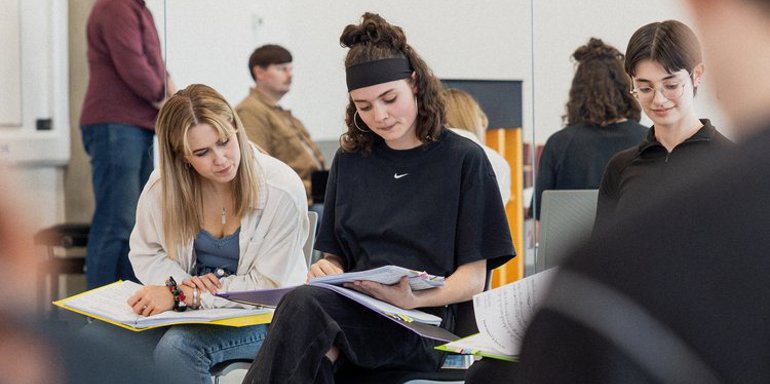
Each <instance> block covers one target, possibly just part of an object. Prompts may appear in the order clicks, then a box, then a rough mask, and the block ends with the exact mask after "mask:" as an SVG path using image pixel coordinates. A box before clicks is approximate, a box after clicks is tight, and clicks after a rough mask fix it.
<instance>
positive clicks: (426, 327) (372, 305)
mask: <svg viewBox="0 0 770 384" xmlns="http://www.w3.org/2000/svg"><path fill="white" fill-rule="evenodd" d="M404 276H406V277H407V278H409V285H410V286H411V287H412V289H413V290H422V289H430V288H435V287H440V286H442V285H444V278H443V277H439V276H433V275H430V274H427V273H425V272H420V271H414V270H411V269H407V268H402V267H398V266H395V265H387V266H383V267H379V268H375V269H370V270H367V271H360V272H348V273H342V274H338V275H330V276H323V277H317V278H314V279H311V280H310V281H308V283H307V284H309V285H312V286H316V287H321V288H325V289H329V290H332V291H334V292H337V293H338V294H340V295H342V296H345V297H347V298H348V299H350V300H353V301H355V302H357V303H359V304H361V305H363V306H364V307H366V308H368V309H370V310H372V311H374V312H376V313H379V314H380V315H382V316H385V317H387V318H388V319H390V320H392V321H395V322H396V323H398V324H399V325H401V326H403V327H406V328H408V329H410V330H411V331H413V332H415V333H417V334H418V335H420V336H423V337H426V338H429V339H434V340H439V341H444V342H446V341H452V340H456V339H458V337H457V336H456V335H454V334H452V333H451V332H449V331H447V330H445V329H443V328H441V327H439V325H440V324H441V318H440V317H438V316H434V315H431V314H429V313H426V312H423V311H419V310H416V309H402V308H399V307H396V306H394V305H392V304H389V303H386V302H384V301H382V300H378V299H375V298H374V297H371V296H369V295H366V294H363V293H361V292H358V291H356V290H353V289H349V288H345V287H343V286H342V285H343V284H344V283H352V282H354V281H361V280H368V281H375V282H378V283H381V284H387V285H391V284H396V283H398V281H399V280H401V278H402V277H404ZM294 288H295V287H284V288H274V289H257V290H252V291H234V292H222V293H218V294H217V295H218V296H220V297H223V298H225V299H228V300H232V301H234V302H238V303H242V304H250V305H260V306H265V307H275V306H277V305H278V302H280V301H281V298H283V296H284V295H286V294H287V293H289V292H290V291H291V290H292V289H294Z"/></svg>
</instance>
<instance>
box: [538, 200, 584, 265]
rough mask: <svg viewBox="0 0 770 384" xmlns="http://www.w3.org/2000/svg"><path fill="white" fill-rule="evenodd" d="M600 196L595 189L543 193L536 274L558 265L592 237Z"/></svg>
mask: <svg viewBox="0 0 770 384" xmlns="http://www.w3.org/2000/svg"><path fill="white" fill-rule="evenodd" d="M597 197H598V191H597V190H595V189H584V190H546V191H544V192H543V198H542V201H541V204H542V209H541V213H540V241H539V246H538V249H537V254H536V257H535V271H534V273H537V272H541V271H544V270H546V269H548V268H551V267H554V266H556V265H558V264H559V263H561V262H562V261H564V258H565V257H566V256H567V255H568V253H569V251H570V250H571V249H572V248H573V247H575V246H577V245H579V244H580V243H582V242H584V241H586V240H588V239H589V238H590V237H591V231H592V230H593V226H594V219H595V218H596V199H597Z"/></svg>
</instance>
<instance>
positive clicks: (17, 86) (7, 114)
mask: <svg viewBox="0 0 770 384" xmlns="http://www.w3.org/2000/svg"><path fill="white" fill-rule="evenodd" d="M19 1H21V0H0V47H3V51H4V52H5V53H4V54H2V55H0V92H2V97H1V98H0V127H20V126H21V34H20V30H21V26H20V25H19V18H20V14H19Z"/></svg>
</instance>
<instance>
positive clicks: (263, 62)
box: [249, 44, 292, 80]
mask: <svg viewBox="0 0 770 384" xmlns="http://www.w3.org/2000/svg"><path fill="white" fill-rule="evenodd" d="M291 62H292V57H291V52H289V50H287V49H286V48H284V47H282V46H280V45H275V44H267V45H263V46H261V47H259V48H257V49H255V50H254V52H252V53H251V56H249V73H250V74H251V78H252V79H254V80H256V78H255V77H254V67H256V66H260V67H262V68H267V67H269V66H270V65H272V64H285V63H291Z"/></svg>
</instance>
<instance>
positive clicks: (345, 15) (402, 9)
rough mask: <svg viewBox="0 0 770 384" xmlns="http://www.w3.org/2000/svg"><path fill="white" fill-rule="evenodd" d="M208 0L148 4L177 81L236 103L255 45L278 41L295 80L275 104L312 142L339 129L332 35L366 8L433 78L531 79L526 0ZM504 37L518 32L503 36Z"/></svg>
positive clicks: (336, 51)
mask: <svg viewBox="0 0 770 384" xmlns="http://www.w3.org/2000/svg"><path fill="white" fill-rule="evenodd" d="M212 4H213V3H212V2H211V1H210V0H208V1H207V0H188V1H184V2H165V7H164V2H163V1H161V0H151V1H150V2H148V5H149V6H150V8H151V9H152V10H153V13H154V14H155V18H156V20H157V21H158V26H159V28H160V29H161V34H162V35H163V34H164V32H165V41H166V43H167V52H168V56H167V57H168V60H167V63H168V69H169V71H170V72H171V74H172V75H173V77H174V79H175V82H176V84H177V86H178V87H180V88H182V87H185V86H186V85H189V84H191V83H194V82H203V83H206V84H209V85H212V86H213V87H215V88H216V89H218V90H219V91H220V92H221V93H222V94H223V95H224V96H225V97H226V98H227V99H228V100H229V101H230V102H231V103H234V104H235V103H238V102H239V101H240V100H241V99H242V98H243V97H245V96H246V94H247V92H248V87H250V86H251V85H253V80H252V79H251V77H250V75H249V72H248V70H247V61H248V57H249V55H250V54H251V52H252V51H253V50H254V48H256V47H257V46H259V45H262V44H266V43H278V44H282V45H285V46H286V47H287V48H288V49H289V50H290V51H291V52H292V54H293V56H294V85H293V87H292V91H291V92H290V93H289V94H287V96H286V97H285V98H284V99H283V100H281V104H283V105H284V106H285V107H289V108H291V109H292V110H293V112H294V113H295V115H296V116H298V117H299V118H300V119H302V120H303V122H304V123H305V125H306V126H307V127H308V130H309V131H310V133H311V135H312V136H313V137H314V138H315V139H317V140H324V139H331V140H334V139H336V138H338V137H339V135H340V134H341V133H342V127H343V111H344V107H345V103H346V102H347V96H346V90H345V78H344V75H345V73H344V67H343V59H344V55H345V53H346V50H345V49H343V48H341V47H340V45H339V35H340V33H341V32H342V29H343V28H344V26H345V25H347V24H351V23H356V22H358V20H359V17H360V16H361V15H362V14H363V13H364V12H366V11H373V12H377V13H380V14H381V15H382V16H383V17H385V18H386V19H387V20H389V21H391V22H393V23H395V24H397V25H400V26H402V27H403V28H404V29H405V31H406V34H407V37H408V38H409V39H410V42H411V44H412V45H413V46H414V47H415V49H416V50H417V51H418V52H420V54H421V55H422V56H423V57H424V59H425V60H426V61H427V62H428V64H429V65H431V67H432V68H433V70H434V71H435V72H436V74H437V75H438V76H439V77H447V78H450V77H451V78H468V79H496V80H525V87H529V84H530V83H531V82H530V81H529V76H530V75H531V70H530V54H529V52H530V38H529V31H530V26H529V11H528V10H529V0H515V1H494V2H488V3H487V4H486V5H485V6H483V7H480V6H478V5H477V4H475V3H474V2H470V1H449V2H447V1H439V0H427V1H420V2H415V1H408V0H395V1H387V2H386V1H381V0H379V1H374V0H368V1H356V2H350V1H345V0H333V1H327V2H317V1H309V0H296V1H290V2H275V1H269V2H268V1H253V0H252V1H249V0H227V1H223V2H219V3H217V4H218V7H217V10H216V12H213V11H212V10H211V6H212ZM522 10H527V12H523V11H522ZM164 15H165V19H166V21H165V26H166V29H165V31H164V28H163V25H164V22H163V17H164ZM480 26H482V27H480ZM508 36H510V37H518V38H510V39H508V40H506V37H508ZM525 89H528V88H525ZM525 100H526V101H525V102H528V101H529V99H525ZM526 109H527V107H526V106H525V110H526Z"/></svg>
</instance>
